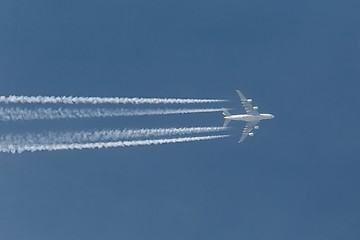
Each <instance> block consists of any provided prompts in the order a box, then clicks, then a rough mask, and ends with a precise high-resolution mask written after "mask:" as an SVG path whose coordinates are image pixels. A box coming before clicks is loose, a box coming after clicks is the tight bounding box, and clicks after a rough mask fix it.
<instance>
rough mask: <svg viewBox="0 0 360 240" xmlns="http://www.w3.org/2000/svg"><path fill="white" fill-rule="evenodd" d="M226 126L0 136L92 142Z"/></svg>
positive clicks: (27, 141)
mask: <svg viewBox="0 0 360 240" xmlns="http://www.w3.org/2000/svg"><path fill="white" fill-rule="evenodd" d="M227 129H228V128H226V127H187V128H186V127H184V128H150V129H146V128H143V129H124V130H100V131H98V130H95V131H75V132H71V131H67V132H44V133H37V134H31V133H27V134H17V135H14V134H8V135H4V136H0V147H1V146H9V145H16V146H17V145H31V144H35V145H44V144H48V143H51V144H67V143H91V142H109V141H119V140H121V139H136V138H148V137H164V136H172V135H189V134H199V133H210V132H220V131H225V130H227Z"/></svg>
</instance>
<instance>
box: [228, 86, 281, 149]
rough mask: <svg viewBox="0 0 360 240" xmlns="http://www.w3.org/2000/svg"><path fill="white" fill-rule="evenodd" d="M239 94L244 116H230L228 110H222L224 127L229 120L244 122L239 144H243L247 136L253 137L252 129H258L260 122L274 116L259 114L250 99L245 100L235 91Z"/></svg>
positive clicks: (242, 95)
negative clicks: (244, 112)
mask: <svg viewBox="0 0 360 240" xmlns="http://www.w3.org/2000/svg"><path fill="white" fill-rule="evenodd" d="M236 92H237V93H238V94H239V97H240V100H241V103H242V105H243V106H244V108H245V111H246V114H239V115H231V114H230V113H229V111H228V110H226V109H224V110H223V115H224V119H225V121H224V126H223V127H226V126H227V125H228V124H229V123H230V121H231V120H240V121H244V122H246V126H245V128H244V130H243V132H242V136H241V138H240V140H239V143H241V142H243V141H244V140H245V138H246V137H247V136H254V133H253V132H252V130H253V129H259V126H258V125H257V124H258V123H259V122H260V121H261V120H265V119H272V118H274V117H275V116H274V115H272V114H269V113H259V112H258V111H257V110H258V107H253V106H252V104H251V103H252V99H249V98H246V97H245V96H244V94H242V93H241V92H240V91H239V90H236Z"/></svg>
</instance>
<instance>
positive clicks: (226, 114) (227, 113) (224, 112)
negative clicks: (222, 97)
mask: <svg viewBox="0 0 360 240" xmlns="http://www.w3.org/2000/svg"><path fill="white" fill-rule="evenodd" d="M223 115H224V116H225V117H228V116H231V114H230V113H229V111H228V110H226V109H223Z"/></svg>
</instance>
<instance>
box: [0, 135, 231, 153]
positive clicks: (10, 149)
mask: <svg viewBox="0 0 360 240" xmlns="http://www.w3.org/2000/svg"><path fill="white" fill-rule="evenodd" d="M225 137H229V135H214V136H202V137H183V138H169V139H166V138H165V139H150V140H136V141H117V142H96V143H70V144H44V145H34V144H29V145H22V146H16V145H9V146H4V147H3V146H1V147H0V152H5V153H22V152H25V151H30V152H36V151H57V150H75V149H77V150H80V149H96V148H115V147H130V146H147V145H160V144H168V143H181V142H193V141H205V140H212V139H219V138H225Z"/></svg>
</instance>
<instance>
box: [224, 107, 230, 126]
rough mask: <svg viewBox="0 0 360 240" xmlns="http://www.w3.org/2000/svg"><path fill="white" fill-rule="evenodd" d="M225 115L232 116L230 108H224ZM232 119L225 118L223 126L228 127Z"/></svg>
mask: <svg viewBox="0 0 360 240" xmlns="http://www.w3.org/2000/svg"><path fill="white" fill-rule="evenodd" d="M223 115H224V117H228V116H231V114H230V113H229V111H228V110H226V109H223ZM230 121H231V119H225V121H224V125H223V127H226V126H227V125H228V124H229V123H230Z"/></svg>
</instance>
